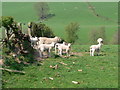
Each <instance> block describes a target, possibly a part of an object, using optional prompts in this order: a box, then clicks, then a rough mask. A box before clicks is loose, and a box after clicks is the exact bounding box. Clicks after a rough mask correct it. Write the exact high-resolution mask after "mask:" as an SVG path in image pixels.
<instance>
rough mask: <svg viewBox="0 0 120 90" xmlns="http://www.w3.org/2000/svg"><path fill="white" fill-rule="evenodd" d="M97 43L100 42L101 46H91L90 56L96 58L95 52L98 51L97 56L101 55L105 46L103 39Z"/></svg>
mask: <svg viewBox="0 0 120 90" xmlns="http://www.w3.org/2000/svg"><path fill="white" fill-rule="evenodd" d="M97 42H98V43H99V44H97V45H92V46H90V56H94V52H95V51H97V54H98V55H99V52H100V49H101V46H102V45H103V39H102V38H99V39H98V40H97Z"/></svg>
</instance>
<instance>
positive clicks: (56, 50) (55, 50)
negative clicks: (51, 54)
mask: <svg viewBox="0 0 120 90" xmlns="http://www.w3.org/2000/svg"><path fill="white" fill-rule="evenodd" d="M55 54H57V46H56V45H55Z"/></svg>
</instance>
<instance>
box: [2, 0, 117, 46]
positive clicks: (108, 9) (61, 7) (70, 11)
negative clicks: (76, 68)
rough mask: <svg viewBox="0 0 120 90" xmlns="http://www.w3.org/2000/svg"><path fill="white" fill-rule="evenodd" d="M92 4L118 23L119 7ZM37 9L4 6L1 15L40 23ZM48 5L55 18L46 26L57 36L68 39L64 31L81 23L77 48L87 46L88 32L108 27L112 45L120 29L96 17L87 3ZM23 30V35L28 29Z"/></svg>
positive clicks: (27, 5) (99, 12)
mask: <svg viewBox="0 0 120 90" xmlns="http://www.w3.org/2000/svg"><path fill="white" fill-rule="evenodd" d="M90 4H91V5H93V7H94V9H95V11H96V13H98V14H99V15H101V16H104V17H108V18H110V19H111V20H113V21H116V22H117V19H118V15H117V14H118V4H117V3H111V2H106V3H105V2H104V3H102V2H93V3H90ZM34 5H35V3H17V2H16V3H14V2H8V3H3V11H2V12H3V13H2V14H3V16H13V17H14V18H15V20H16V21H18V22H22V23H27V22H29V21H35V22H36V21H38V16H37V14H36V10H35V8H34ZM48 5H49V7H50V13H54V14H55V16H54V17H52V18H50V19H48V20H47V21H45V22H44V23H46V24H47V25H48V26H49V27H50V28H51V29H52V30H53V31H54V33H55V34H56V35H57V36H60V37H62V38H66V35H65V27H66V26H67V25H68V24H69V23H71V22H78V23H79V24H80V29H79V32H78V35H79V40H78V41H77V43H78V44H83V45H84V44H88V43H89V32H90V31H91V30H93V29H95V30H99V29H100V28H101V27H105V30H106V37H107V39H108V42H110V41H111V39H112V37H113V34H114V33H115V32H116V31H117V29H118V27H117V23H115V22H112V21H109V20H104V19H102V18H99V17H96V16H95V15H94V14H93V12H92V11H91V10H90V8H89V6H88V4H87V3H86V2H77V3H74V2H66V3H65V2H59V3H57V2H56V3H55V2H52V3H48ZM23 27H24V31H25V32H27V25H25V26H23ZM109 36H111V37H109Z"/></svg>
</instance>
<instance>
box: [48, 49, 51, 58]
mask: <svg viewBox="0 0 120 90" xmlns="http://www.w3.org/2000/svg"><path fill="white" fill-rule="evenodd" d="M50 51H51V49H49V51H48V56H49V57H51V55H50Z"/></svg>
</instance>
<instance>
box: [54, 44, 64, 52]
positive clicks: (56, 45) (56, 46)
mask: <svg viewBox="0 0 120 90" xmlns="http://www.w3.org/2000/svg"><path fill="white" fill-rule="evenodd" d="M60 45H65V42H63V43H56V44H55V54H57V48H58V46H60ZM58 53H59V52H58Z"/></svg>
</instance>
